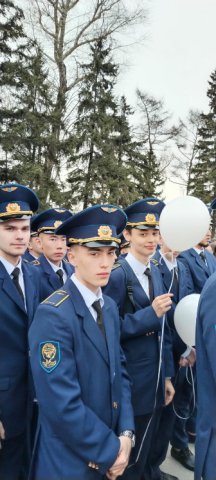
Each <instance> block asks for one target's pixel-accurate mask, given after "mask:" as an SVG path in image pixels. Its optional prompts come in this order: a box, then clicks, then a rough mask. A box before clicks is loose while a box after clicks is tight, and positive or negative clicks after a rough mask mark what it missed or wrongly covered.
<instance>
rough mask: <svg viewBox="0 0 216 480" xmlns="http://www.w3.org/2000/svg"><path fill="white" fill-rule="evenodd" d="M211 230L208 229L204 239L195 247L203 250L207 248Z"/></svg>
mask: <svg viewBox="0 0 216 480" xmlns="http://www.w3.org/2000/svg"><path fill="white" fill-rule="evenodd" d="M211 237H212V235H211V230H210V229H209V230H208V232H207V233H206V235H205V237H204V238H203V239H202V240H201V242H199V244H198V245H197V246H198V247H203V248H206V247H208V245H209V243H210V241H211Z"/></svg>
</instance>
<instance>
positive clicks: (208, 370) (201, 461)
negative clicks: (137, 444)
mask: <svg viewBox="0 0 216 480" xmlns="http://www.w3.org/2000/svg"><path fill="white" fill-rule="evenodd" d="M215 298H216V273H214V274H213V275H212V276H211V278H209V280H208V281H207V282H206V284H205V286H204V289H203V291H202V294H201V297H200V303H199V307H198V314H197V328H196V347H197V390H198V392H197V400H198V414H197V429H196V431H197V441H196V461H195V480H201V478H204V479H205V480H213V479H215V478H216V314H215V313H216V302H215Z"/></svg>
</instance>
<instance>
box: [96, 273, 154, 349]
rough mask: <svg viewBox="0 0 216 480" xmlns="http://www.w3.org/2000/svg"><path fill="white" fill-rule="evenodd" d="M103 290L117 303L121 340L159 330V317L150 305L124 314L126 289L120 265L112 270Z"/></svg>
mask: <svg viewBox="0 0 216 480" xmlns="http://www.w3.org/2000/svg"><path fill="white" fill-rule="evenodd" d="M104 292H105V293H106V295H108V296H110V297H111V298H112V299H113V300H115V302H116V303H117V306H118V309H119V313H120V316H121V339H122V340H123V341H124V340H126V339H128V338H131V337H136V336H140V335H145V334H147V333H149V332H152V331H155V332H158V331H160V330H161V318H158V317H157V315H156V313H155V311H154V309H153V308H152V307H151V306H150V305H149V306H146V307H145V308H141V309H140V310H137V311H136V312H134V313H125V314H124V310H125V302H126V297H127V290H126V278H125V274H124V272H123V270H122V268H121V267H119V268H118V269H116V270H113V272H112V273H111V276H110V280H109V283H108V285H107V286H106V287H105V289H104Z"/></svg>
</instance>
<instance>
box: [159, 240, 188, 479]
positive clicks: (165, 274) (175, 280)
mask: <svg viewBox="0 0 216 480" xmlns="http://www.w3.org/2000/svg"><path fill="white" fill-rule="evenodd" d="M178 254H179V252H176V251H174V252H173V251H172V250H171V249H170V248H169V247H168V246H167V245H166V244H165V242H164V241H163V240H162V239H161V241H160V249H159V250H157V251H156V252H155V254H154V257H153V258H154V259H155V260H156V261H157V266H158V269H159V270H160V273H161V276H162V280H163V284H164V287H165V289H166V291H167V292H168V291H170V292H171V293H172V294H173V297H172V308H171V309H170V310H169V312H167V321H168V325H169V328H170V331H171V334H172V340H173V356H174V364H175V377H173V379H172V380H173V384H174V386H175V396H174V405H175V411H176V412H177V414H178V415H179V416H181V417H182V418H178V417H177V416H176V415H175V412H174V409H173V404H170V405H169V406H167V407H166V408H164V409H163V412H162V415H161V418H160V424H159V429H158V432H157V439H156V442H155V445H154V447H153V449H152V455H151V458H152V478H153V479H154V480H159V479H160V472H159V466H160V465H161V463H162V462H163V461H164V460H165V458H166V454H167V450H168V446H169V442H171V445H173V447H172V449H171V452H172V454H173V456H174V455H175V451H177V455H180V453H179V452H180V451H181V460H182V464H183V465H184V466H185V467H186V468H188V469H189V470H194V455H193V453H192V452H191V451H190V449H189V448H188V435H187V433H186V430H185V426H186V420H183V418H184V417H185V418H187V417H188V415H189V413H190V412H191V408H192V407H191V406H192V404H193V399H192V387H191V385H189V383H188V380H187V375H186V368H184V367H186V366H188V365H190V366H193V365H194V363H195V360H196V354H195V349H194V348H191V347H187V345H186V344H185V343H184V342H183V341H182V340H181V338H180V337H179V335H178V333H177V331H176V328H175V324H174V312H175V308H176V305H177V304H178V302H179V301H180V300H181V299H182V298H184V297H185V296H187V295H190V294H191V293H194V291H193V282H192V279H191V276H190V273H189V272H188V270H187V269H186V267H185V266H184V265H183V263H182V262H179V261H178ZM180 366H181V369H179V367H180Z"/></svg>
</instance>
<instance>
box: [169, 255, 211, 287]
mask: <svg viewBox="0 0 216 480" xmlns="http://www.w3.org/2000/svg"><path fill="white" fill-rule="evenodd" d="M205 256H206V261H207V264H208V265H205V263H204V262H203V260H202V259H201V258H200V255H199V254H198V253H197V252H196V250H194V248H190V249H189V250H185V251H184V252H182V253H181V254H180V255H179V256H178V259H179V260H180V261H181V262H183V263H184V265H185V266H186V268H188V270H189V271H190V274H191V277H192V280H193V286H194V292H195V293H201V291H202V289H203V286H204V285H205V282H206V280H207V279H208V278H209V277H210V276H211V275H212V273H214V272H215V271H216V258H215V257H214V255H212V253H209V252H208V251H205Z"/></svg>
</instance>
